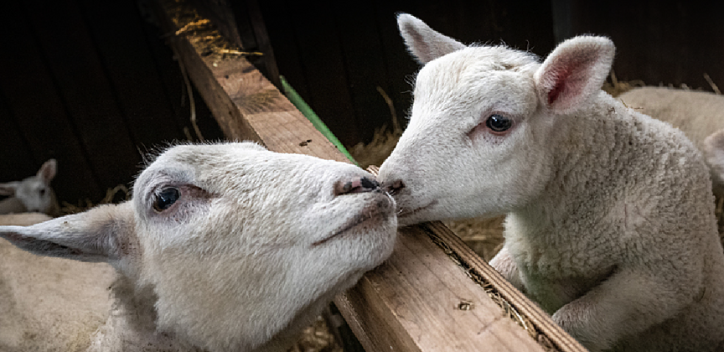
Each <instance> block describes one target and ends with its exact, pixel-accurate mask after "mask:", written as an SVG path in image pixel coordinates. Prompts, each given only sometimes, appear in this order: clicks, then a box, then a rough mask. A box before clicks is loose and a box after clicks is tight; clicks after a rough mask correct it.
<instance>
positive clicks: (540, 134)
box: [379, 14, 724, 351]
mask: <svg viewBox="0 0 724 352" xmlns="http://www.w3.org/2000/svg"><path fill="white" fill-rule="evenodd" d="M398 22H399V26H400V31H401V33H402V36H403V38H404V39H405V42H406V44H407V46H408V48H409V50H410V51H411V52H412V54H413V55H414V56H415V57H416V58H417V59H418V60H419V61H420V62H421V63H423V64H424V67H423V68H422V69H421V70H420V72H419V73H418V75H417V80H416V84H415V89H414V103H413V105H412V116H411V118H410V123H409V126H408V127H407V130H406V131H405V132H404V134H403V135H402V137H401V138H400V141H399V144H398V145H397V147H396V149H395V150H394V151H393V152H392V155H391V156H390V157H389V158H388V159H387V161H385V163H384V164H383V165H382V167H381V169H380V175H379V180H380V181H381V182H383V184H385V187H387V188H389V189H390V190H391V191H393V192H395V194H394V197H395V199H396V200H397V202H398V205H399V207H400V213H399V215H398V221H399V223H400V224H401V225H409V224H414V223H419V222H423V221H429V220H438V219H449V218H465V217H474V216H480V215H497V214H508V215H507V219H506V229H505V245H504V247H503V249H502V250H501V252H500V253H499V254H498V255H497V256H496V257H495V258H494V259H493V260H492V262H491V264H492V265H493V266H494V267H495V268H496V269H497V270H499V271H500V272H501V273H502V274H503V275H504V276H505V277H506V278H507V279H508V280H510V281H511V282H512V283H513V284H514V285H515V286H516V287H518V288H519V289H520V290H522V291H523V292H525V293H526V294H527V295H528V296H529V297H530V298H531V299H533V300H534V301H535V302H537V303H538V304H539V305H540V306H541V307H542V308H543V309H544V310H545V311H547V312H549V313H550V314H552V317H553V320H555V321H556V322H557V323H558V324H560V325H561V326H562V327H563V328H564V329H565V330H566V331H567V332H569V333H570V334H571V335H573V336H574V337H575V338H577V339H578V340H579V341H580V342H581V343H583V344H584V345H585V346H586V347H587V348H589V349H590V350H592V351H601V350H617V351H621V350H625V351H712V350H715V349H717V348H719V349H721V348H723V347H724V346H722V345H720V344H721V343H722V340H724V250H723V249H722V246H721V244H720V242H719V238H718V235H717V231H716V222H715V219H714V204H713V200H712V198H713V196H712V195H711V182H710V180H709V175H708V171H707V167H706V165H705V164H704V161H703V159H702V156H701V154H700V153H699V151H698V150H697V149H696V147H695V146H694V145H693V144H692V143H691V142H690V141H689V140H688V139H687V138H686V137H685V136H684V135H683V133H681V132H680V131H678V130H676V129H674V128H672V127H670V126H669V125H667V124H665V123H663V122H661V121H658V120H654V119H652V118H650V117H648V116H644V115H642V114H640V113H638V112H636V111H634V110H632V109H628V108H626V107H625V106H624V105H623V104H621V103H620V102H619V101H618V100H616V99H614V98H612V97H611V96H609V95H608V94H606V93H605V92H603V91H601V89H600V87H601V85H602V83H603V81H604V79H605V77H606V76H607V74H608V72H609V70H610V68H611V64H612V61H613V56H614V50H615V49H614V45H613V43H612V42H611V41H610V40H609V39H607V38H603V37H594V36H580V37H575V38H573V39H570V40H567V41H565V42H563V43H561V44H560V45H559V46H558V47H557V48H556V49H555V50H554V51H553V52H552V53H551V54H550V55H549V56H548V57H547V58H546V59H545V60H544V61H543V63H540V62H539V61H538V59H537V58H536V57H535V56H534V55H532V54H530V53H527V52H522V51H517V50H513V49H510V48H507V47H504V46H477V45H476V46H465V45H463V44H461V43H459V42H457V41H455V40H453V39H451V38H449V37H446V36H444V35H442V34H440V33H438V32H435V31H434V30H432V29H430V28H429V27H428V26H427V25H425V23H423V22H422V21H420V20H419V19H417V18H415V17H412V16H410V15H406V14H403V15H400V16H399V17H398Z"/></svg>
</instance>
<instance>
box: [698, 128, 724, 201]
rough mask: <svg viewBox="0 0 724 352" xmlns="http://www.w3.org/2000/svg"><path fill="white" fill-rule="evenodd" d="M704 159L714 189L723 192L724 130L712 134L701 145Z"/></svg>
mask: <svg viewBox="0 0 724 352" xmlns="http://www.w3.org/2000/svg"><path fill="white" fill-rule="evenodd" d="M702 146H703V149H704V157H705V158H706V162H707V163H708V164H709V167H711V176H712V183H713V184H714V187H715V188H717V189H719V190H721V191H724V130H719V131H716V132H714V133H713V134H712V135H710V136H709V137H706V139H704V142H703V143H702Z"/></svg>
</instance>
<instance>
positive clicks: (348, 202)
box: [0, 143, 397, 352]
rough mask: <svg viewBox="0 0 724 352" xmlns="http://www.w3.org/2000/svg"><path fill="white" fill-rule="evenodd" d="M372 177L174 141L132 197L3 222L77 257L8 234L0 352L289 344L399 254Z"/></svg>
mask: <svg viewBox="0 0 724 352" xmlns="http://www.w3.org/2000/svg"><path fill="white" fill-rule="evenodd" d="M373 180H374V177H373V176H372V175H371V174H369V173H367V172H365V171H364V170H361V169H359V168H357V167H355V166H353V165H349V164H344V163H339V162H334V161H328V160H321V159H318V158H314V157H310V156H304V155H296V154H278V153H273V152H270V151H267V150H266V149H264V148H263V147H261V146H259V145H257V144H253V143H226V144H214V145H183V146H176V147H173V148H170V149H169V150H167V151H166V152H164V153H163V154H161V155H160V156H159V157H158V158H157V159H156V160H155V161H154V162H153V163H152V164H150V165H149V166H148V167H147V168H146V169H145V170H144V171H143V173H141V175H140V176H139V177H138V179H137V180H136V182H135V186H134V193H133V200H132V201H129V202H126V203H123V204H120V205H104V206H99V207H97V208H94V209H91V210H89V211H87V212H85V213H80V214H76V215H69V216H65V217H62V218H56V219H53V220H50V221H46V222H43V223H40V224H36V225H33V226H30V227H21V226H0V237H2V238H5V239H6V240H8V241H9V242H10V243H12V244H14V245H16V246H18V247H19V248H20V249H24V250H26V251H28V252H31V253H35V254H40V255H46V256H55V257H61V258H67V259H59V258H48V257H42V258H39V257H36V256H34V255H32V254H30V253H27V252H24V251H20V250H18V249H17V248H15V247H12V246H10V245H9V244H8V242H7V241H5V240H2V239H0V251H2V254H0V275H4V276H7V278H3V277H0V311H2V312H10V314H8V315H7V317H8V319H4V318H3V317H2V316H0V350H2V351H27V350H42V351H84V350H87V351H104V352H105V351H141V350H143V351H209V352H215V351H254V352H261V351H284V350H285V349H286V348H288V347H289V346H290V345H291V343H293V341H294V339H295V338H296V335H297V334H298V333H299V332H300V330H301V329H302V328H304V327H305V326H307V325H308V324H309V323H311V322H312V321H313V320H314V318H315V317H316V316H317V315H318V314H319V313H320V312H321V310H322V309H323V308H324V307H325V306H326V305H327V304H328V303H329V302H330V301H331V300H332V298H333V296H334V295H335V294H337V293H339V292H341V291H343V290H345V289H347V288H349V287H351V286H352V285H354V283H355V282H356V281H357V280H358V279H359V278H360V277H361V276H362V274H363V273H364V272H366V271H368V270H370V269H372V268H374V267H375V266H377V265H379V264H381V263H382V261H384V260H385V259H386V258H387V257H388V256H389V255H390V254H391V253H392V249H393V245H394V240H395V236H396V227H397V222H396V217H395V203H394V201H393V200H392V199H391V198H390V197H389V196H388V195H387V194H386V193H384V192H382V191H381V190H380V189H379V187H377V184H376V183H375V182H374V181H373ZM172 189H175V190H177V191H178V192H179V193H178V195H179V196H178V199H177V200H175V202H170V203H171V204H169V202H162V201H161V200H162V199H170V198H169V194H170V195H172V196H173V194H174V192H168V191H169V190H172ZM164 195H165V196H164ZM163 197H165V198H163ZM165 205H169V206H168V207H166V206H165ZM0 221H2V219H0ZM68 259H75V260H68ZM13 260H14V261H13ZM81 262H89V263H81ZM36 263H37V264H36ZM105 263H109V264H111V266H112V267H113V268H114V269H115V271H117V278H114V277H115V276H116V275H113V273H112V269H111V268H110V267H109V266H108V265H107V264H105ZM51 265H54V266H57V267H59V268H60V267H62V271H58V270H56V269H55V268H54V267H52V266H51ZM6 267H9V268H12V269H13V270H10V271H4V270H2V268H6ZM43 270H46V271H48V272H49V273H50V274H51V276H46V275H42V274H40V275H38V273H41V272H42V271H43ZM59 270H60V269H59ZM28 273H31V276H28ZM57 275H62V276H63V279H62V280H58V279H57V278H55V276H57ZM109 278H110V279H111V280H109ZM114 281H115V282H114ZM4 282H5V283H11V284H10V285H9V286H8V285H3V283H4ZM13 283H17V284H13ZM39 286H43V287H44V288H45V291H44V290H41V289H39V288H38V287H39ZM109 289H110V294H109V292H108V290H109ZM21 291H22V292H24V294H27V295H28V296H29V297H24V296H19V295H18V292H21ZM29 302H30V303H29ZM38 302H41V303H42V302H46V303H43V304H40V303H38ZM34 304H40V306H39V307H38V308H39V309H35V308H34V307H33V305H34ZM86 305H88V306H86ZM51 307H52V308H51ZM64 307H69V308H68V309H65V308H64ZM70 309H72V310H70ZM41 315H45V322H39V321H40V319H38V316H41ZM40 328H42V329H43V330H40ZM48 331H50V332H52V335H49V336H46V335H45V334H46V333H47V332H48Z"/></svg>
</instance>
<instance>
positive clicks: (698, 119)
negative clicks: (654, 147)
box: [618, 87, 724, 198]
mask: <svg viewBox="0 0 724 352" xmlns="http://www.w3.org/2000/svg"><path fill="white" fill-rule="evenodd" d="M618 98H619V99H621V100H622V101H623V102H624V104H626V106H628V107H630V108H632V109H635V110H636V111H638V112H641V113H643V114H646V115H649V116H651V117H654V118H656V119H659V120H662V121H666V122H668V123H670V124H671V125H672V126H674V127H676V128H678V129H680V130H681V131H682V132H684V134H685V135H686V136H687V137H689V139H691V141H692V142H694V144H696V146H697V147H699V149H700V150H702V151H703V152H704V156H705V157H706V160H707V162H709V163H710V161H709V160H710V159H711V160H714V159H713V158H714V157H713V154H714V153H716V149H714V148H713V145H714V143H709V144H708V145H709V146H710V147H709V148H705V145H704V139H705V138H707V137H709V136H710V135H712V134H713V133H714V132H715V131H719V130H722V131H723V132H720V133H724V96H723V95H719V94H714V93H708V92H696V91H687V90H682V89H671V88H664V87H642V88H636V89H633V90H631V91H628V92H626V93H623V94H621V95H620V96H619V97H618ZM722 150H724V144H722ZM710 165H711V166H712V169H711V171H712V181H713V183H714V192H715V193H716V195H717V197H720V198H724V177H722V175H724V173H722V171H718V172H717V170H716V168H715V167H714V165H713V164H711V163H710Z"/></svg>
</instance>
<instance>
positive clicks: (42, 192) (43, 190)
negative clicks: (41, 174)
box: [40, 188, 45, 197]
mask: <svg viewBox="0 0 724 352" xmlns="http://www.w3.org/2000/svg"><path fill="white" fill-rule="evenodd" d="M44 195H45V188H43V189H41V190H40V196H41V197H42V196H44Z"/></svg>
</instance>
